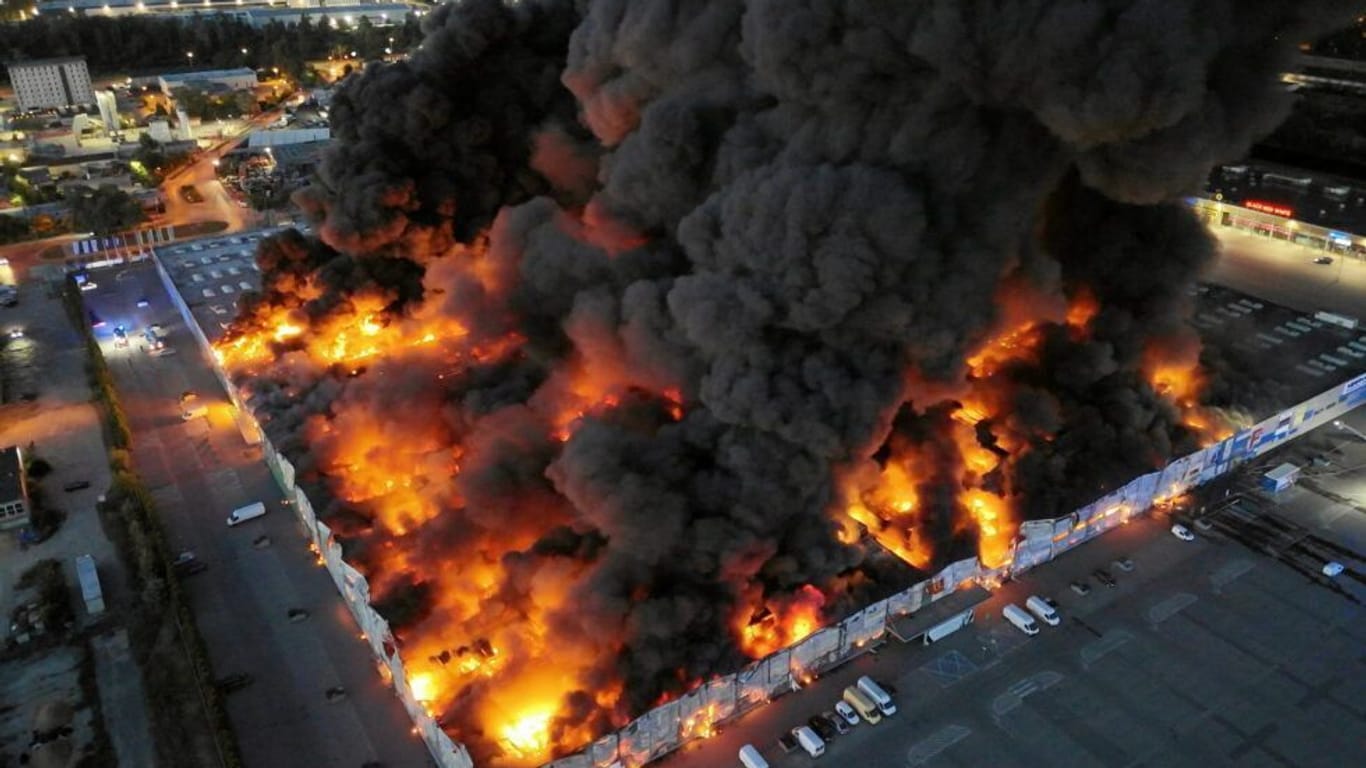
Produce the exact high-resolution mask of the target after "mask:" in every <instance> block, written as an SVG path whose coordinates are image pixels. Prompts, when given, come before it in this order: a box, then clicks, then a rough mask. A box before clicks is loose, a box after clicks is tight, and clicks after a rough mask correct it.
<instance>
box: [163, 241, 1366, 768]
mask: <svg viewBox="0 0 1366 768" xmlns="http://www.w3.org/2000/svg"><path fill="white" fill-rule="evenodd" d="M265 234H266V233H265V232H255V233H239V234H238V235H235V236H232V237H218V238H213V239H205V240H202V241H198V242H190V243H180V244H176V245H174V246H170V247H164V248H158V249H157V250H156V263H157V268H158V272H159V274H160V275H161V278H162V281H163V283H164V284H165V285H166V288H167V290H168V292H169V293H170V294H171V296H172V300H173V301H174V302H175V303H176V305H177V307H178V308H179V309H180V311H181V314H182V316H183V317H184V319H185V320H186V323H187V325H189V326H190V328H191V332H192V333H193V334H194V335H195V336H196V338H197V339H198V340H199V341H200V343H201V344H205V345H206V346H207V345H208V344H209V340H210V339H212V338H216V337H218V336H219V335H220V334H221V333H222V332H223V331H224V330H226V327H227V325H228V323H229V321H230V320H231V318H232V317H233V315H234V314H235V307H236V303H237V297H238V296H239V295H240V293H241V292H242V291H243V290H248V289H249V288H250V287H252V286H254V285H257V284H259V283H258V282H257V281H259V274H258V273H257V272H256V269H255V265H254V263H253V258H252V249H251V247H250V244H251V243H252V242H254V241H257V240H259V239H260V238H262V237H263V236H264V235H265ZM234 270H236V271H235V272H234ZM215 371H216V373H217V374H218V376H219V378H220V380H221V381H222V382H223V384H224V386H225V387H226V389H227V392H228V395H229V397H230V398H231V399H232V401H233V403H234V405H235V406H236V407H237V409H238V411H239V413H240V414H242V415H241V416H240V418H241V419H242V420H245V421H254V417H253V415H252V413H251V404H250V403H249V402H246V401H244V400H243V399H242V398H241V395H240V394H239V393H238V392H237V391H236V389H235V388H234V387H233V386H232V385H231V382H230V381H229V379H228V377H227V375H226V374H225V372H224V371H223V370H222V369H220V368H216V369H215ZM1362 402H1366V374H1362V375H1358V376H1356V377H1355V378H1353V379H1351V380H1350V381H1348V382H1346V383H1344V384H1339V385H1337V386H1333V387H1331V388H1329V389H1327V390H1326V391H1322V392H1320V393H1319V394H1317V395H1314V396H1313V397H1310V398H1309V399H1307V400H1305V401H1304V402H1301V403H1299V404H1297V405H1294V406H1292V407H1289V408H1287V409H1286V410H1284V411H1283V412H1281V413H1278V414H1275V415H1272V416H1271V417H1270V418H1268V419H1266V420H1265V421H1263V422H1262V423H1260V424H1258V425H1254V426H1252V427H1251V428H1248V429H1243V430H1240V431H1238V432H1237V433H1236V434H1234V435H1233V436H1231V437H1229V438H1227V439H1226V440H1223V441H1222V442H1219V443H1217V444H1214V445H1211V446H1208V447H1206V448H1204V449H1202V450H1200V451H1197V452H1196V453H1194V454H1191V455H1188V456H1184V457H1181V458H1179V459H1175V460H1173V461H1172V462H1171V463H1170V464H1168V465H1167V466H1166V467H1163V468H1162V469H1160V470H1158V471H1155V472H1151V473H1149V474H1146V475H1143V476H1141V477H1138V478H1135V479H1134V480H1133V481H1132V482H1130V483H1129V484H1127V485H1125V486H1124V487H1122V488H1119V489H1116V490H1114V491H1112V492H1111V493H1110V494H1108V495H1107V496H1105V497H1103V498H1101V499H1098V500H1096V501H1095V502H1093V503H1091V504H1089V505H1086V506H1085V507H1083V508H1081V509H1078V510H1076V511H1075V512H1073V513H1071V514H1069V515H1065V516H1063V517H1060V518H1056V519H1052V520H1031V521H1027V522H1025V523H1023V524H1022V525H1021V526H1020V530H1019V532H1018V535H1017V537H1016V540H1015V543H1014V547H1013V555H1012V558H1011V560H1010V564H1009V565H1008V566H1006V567H1005V568H1004V569H1001V570H992V569H988V568H985V567H983V565H982V564H981V563H980V562H979V561H978V559H977V558H976V557H972V558H968V559H965V560H960V561H957V562H954V563H950V564H948V565H947V566H946V567H944V568H943V569H942V570H940V571H939V572H937V573H935V574H932V575H928V576H926V575H923V574H919V573H918V572H916V571H914V569H911V568H909V567H907V566H904V565H900V564H899V563H898V564H897V565H896V567H899V568H901V571H902V574H903V575H904V576H907V577H910V576H915V577H917V578H919V579H920V580H919V581H917V582H916V583H914V584H910V585H909V586H904V584H905V581H906V580H905V579H896V578H891V579H888V584H887V585H888V586H889V587H891V586H893V585H894V588H895V589H897V590H898V591H896V592H895V593H893V594H890V595H888V596H886V597H882V598H880V599H878V597H877V596H871V597H872V599H873V601H872V602H870V603H869V604H868V605H866V606H864V607H863V608H861V609H859V610H857V611H855V612H854V613H852V614H850V615H849V616H846V617H844V618H843V619H840V620H838V621H834V622H831V623H830V624H829V625H828V626H825V627H822V628H819V629H817V630H816V631H814V632H812V633H811V634H810V635H808V636H806V637H805V638H803V639H802V640H800V641H798V642H797V643H794V644H793V645H791V646H789V647H787V648H784V649H781V650H779V651H776V652H774V653H772V654H770V655H769V656H767V657H765V658H762V659H759V660H756V661H754V662H752V663H750V664H749V665H747V666H746V667H745V668H744V669H741V670H738V671H737V672H735V673H733V674H727V675H722V676H718V677H716V678H714V679H712V680H709V681H707V682H706V683H705V684H703V685H701V686H700V687H698V688H697V689H695V690H693V691H691V692H689V693H687V694H684V695H683V696H681V697H679V698H677V699H675V700H672V701H669V702H667V703H664V704H662V705H661V706H659V707H656V708H655V709H652V710H650V711H649V712H646V713H644V714H642V715H641V716H640V717H638V718H636V719H635V720H634V721H632V722H631V723H630V724H628V725H627V726H626V727H624V728H622V729H621V730H618V731H616V732H613V733H608V734H605V735H603V736H601V737H600V738H599V739H598V740H597V741H595V742H593V743H592V744H589V745H587V746H585V747H584V749H583V751H581V752H580V753H578V754H576V755H572V756H569V757H566V758H562V759H560V760H556V761H555V762H553V763H551V764H550V765H551V766H553V768H596V767H597V766H608V765H616V766H623V767H624V766H640V765H644V764H646V763H649V762H652V761H654V760H657V759H659V758H662V757H664V756H665V755H668V754H670V753H672V752H674V751H675V750H677V749H679V748H680V747H682V746H683V745H685V744H687V743H688V742H689V741H691V740H694V739H698V738H705V737H706V735H707V734H708V733H710V732H712V731H711V728H710V725H708V727H706V728H698V727H697V723H698V722H700V719H705V720H706V721H707V723H708V724H715V723H722V722H726V721H730V720H734V719H736V718H738V717H740V716H742V715H743V714H744V713H746V712H748V711H750V710H753V709H757V708H759V707H762V706H764V705H765V704H767V703H768V702H769V701H771V700H773V699H774V698H777V697H780V696H783V695H785V694H787V693H790V692H792V691H794V690H798V689H800V688H801V687H802V686H803V684H804V683H805V682H809V681H810V680H811V679H812V678H815V677H819V676H821V675H822V674H823V673H824V672H825V671H827V670H831V669H834V668H836V667H839V666H841V665H843V664H845V663H847V662H849V661H850V660H852V659H854V658H855V657H857V656H859V655H860V654H863V653H865V652H867V651H869V650H871V649H875V648H877V647H878V646H879V644H880V643H883V642H885V641H886V639H887V638H888V637H889V636H890V637H892V638H895V639H897V640H899V641H901V642H903V643H910V642H920V643H926V644H929V643H933V642H936V641H938V640H940V639H942V638H945V637H947V636H949V635H950V634H952V633H953V632H956V631H958V630H959V629H961V628H963V627H965V626H967V625H968V624H969V623H971V622H972V621H973V619H974V613H975V609H976V606H978V605H979V604H980V603H982V602H983V601H984V600H985V599H986V597H987V596H988V594H989V593H988V592H987V589H986V587H989V586H990V585H992V584H995V583H999V581H1000V580H1002V579H1004V578H1006V577H1008V576H1014V575H1018V574H1021V573H1024V572H1025V571H1027V570H1029V569H1030V568H1033V567H1035V566H1038V565H1041V564H1043V563H1046V562H1049V561H1051V560H1053V559H1054V558H1056V557H1058V556H1060V555H1062V554H1063V553H1065V552H1067V551H1069V550H1071V549H1072V548H1074V547H1076V546H1078V545H1080V544H1082V543H1085V542H1086V541H1089V540H1090V539H1092V538H1095V537H1097V536H1099V535H1101V534H1102V533H1105V532H1106V531H1109V530H1112V529H1114V528H1116V527H1118V526H1120V525H1122V524H1123V523H1124V522H1126V521H1128V520H1129V519H1131V518H1132V517H1134V516H1136V515H1140V514H1144V513H1145V512H1146V511H1147V510H1148V509H1150V508H1151V507H1153V506H1154V504H1158V503H1160V502H1161V501H1162V500H1164V499H1170V498H1173V497H1175V496H1176V495H1178V494H1181V493H1183V492H1185V491H1187V490H1189V489H1191V488H1193V487H1195V486H1198V485H1201V484H1204V483H1206V482H1209V481H1210V480H1213V479H1214V478H1217V477H1219V476H1221V475H1223V474H1225V473H1227V472H1229V471H1230V470H1232V469H1234V468H1236V467H1238V466H1240V465H1241V464H1243V463H1245V462H1248V461H1251V460H1253V459H1255V458H1256V457H1258V456H1261V455H1263V454H1265V453H1266V452H1267V451H1269V450H1272V449H1273V448H1276V447H1278V446H1279V445H1282V444H1284V443H1285V442H1287V441H1289V440H1292V439H1294V438H1295V437H1298V436H1299V435H1302V434H1305V433H1306V432H1308V431H1309V430H1311V429H1313V428H1315V427H1317V426H1320V425H1322V424H1323V423H1326V422H1327V421H1330V420H1332V419H1334V418H1336V417H1338V416H1340V415H1341V414H1343V413H1346V412H1347V411H1350V410H1352V409H1353V408H1355V407H1356V406H1358V405H1360V404H1361V403H1362ZM1282 425H1291V427H1293V428H1281V427H1282ZM262 426H264V427H265V429H264V430H261V429H260V428H259V427H258V428H257V430H256V431H257V433H258V434H261V435H262V438H261V445H262V449H263V455H264V458H265V461H266V463H267V465H268V466H269V468H270V470H271V473H272V474H273V475H274V477H275V478H276V480H277V482H278V483H279V484H280V486H281V488H282V489H283V490H284V492H285V495H286V498H287V499H288V501H289V504H290V507H291V509H293V511H294V513H295V515H296V516H297V517H298V518H299V523H300V526H301V528H302V530H303V531H304V532H305V535H306V536H307V537H308V538H309V540H310V544H311V546H312V547H314V548H315V551H317V552H318V553H319V561H320V563H321V564H322V565H323V566H324V567H325V568H326V569H327V571H328V573H329V575H330V576H331V577H332V579H333V582H334V583H335V584H336V585H337V589H338V591H339V592H340V593H341V595H342V596H343V597H344V598H345V600H346V602H347V606H348V608H349V609H350V611H351V613H352V616H353V617H354V618H355V620H356V622H357V624H358V625H359V627H360V630H361V632H362V635H361V636H362V637H363V638H364V639H365V640H366V641H367V643H368V644H369V645H370V646H371V650H372V651H373V653H374V655H375V658H376V660H377V662H378V663H379V664H380V665H381V666H382V667H383V669H384V676H385V678H386V679H388V680H390V681H392V684H393V686H394V689H395V692H396V693H397V695H398V696H399V698H400V700H401V701H402V702H403V704H404V707H405V709H407V711H408V713H409V715H410V717H411V718H412V720H413V723H414V733H415V734H417V735H419V736H421V737H422V738H423V740H424V741H425V743H426V744H427V747H428V749H429V751H430V752H431V754H432V756H433V758H434V759H435V761H436V763H437V764H438V765H440V766H442V768H471V766H473V761H472V760H471V758H470V755H469V753H468V751H467V750H466V749H465V747H464V746H463V745H461V744H459V743H457V742H455V741H454V740H453V739H451V737H450V736H449V735H447V734H446V733H445V731H444V729H443V728H442V727H441V724H440V723H439V722H438V721H437V720H436V719H435V718H434V717H433V716H432V714H431V713H429V712H428V711H427V709H426V707H425V706H424V704H423V702H421V701H419V700H418V697H417V696H415V695H414V692H413V690H412V689H411V687H410V685H409V681H408V677H407V674H406V672H405V668H404V662H403V659H402V657H401V656H400V654H398V653H396V652H395V649H396V647H397V643H396V641H395V638H394V635H393V633H392V631H391V629H390V627H389V624H388V622H387V621H386V620H385V619H384V618H383V617H382V616H380V615H379V613H378V612H377V611H375V610H374V608H373V607H372V606H371V605H370V604H369V601H368V600H369V594H370V590H369V585H368V583H367V582H366V580H365V577H364V576H363V575H362V574H361V573H360V572H359V571H357V570H356V569H355V568H354V567H352V566H351V565H350V564H349V563H347V562H346V560H345V558H344V557H343V552H342V546H341V544H340V542H339V541H338V540H337V539H336V537H335V536H334V535H333V533H332V531H331V529H330V527H329V526H328V524H327V523H326V521H325V520H321V519H319V518H318V517H317V515H316V514H315V513H314V511H313V510H314V500H312V499H310V498H309V497H308V495H306V494H305V493H304V491H303V489H301V488H300V487H299V486H298V485H297V484H296V482H295V468H294V466H293V464H292V463H291V462H290V461H289V459H288V458H287V457H285V456H284V455H283V454H281V453H280V452H279V450H278V449H277V448H276V447H275V442H276V441H278V440H279V439H280V438H281V437H282V435H278V434H272V433H271V429H270V426H269V424H266V425H262ZM243 431H244V433H245V432H246V431H247V430H245V429H244V430H243ZM874 559H875V560H880V559H891V555H890V554H886V553H884V554H883V555H881V556H880V557H875V558H874ZM879 570H882V569H881V567H880V566H879ZM891 570H892V571H894V570H895V567H894V568H892V569H891ZM883 572H887V571H883Z"/></svg>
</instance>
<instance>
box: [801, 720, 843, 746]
mask: <svg viewBox="0 0 1366 768" xmlns="http://www.w3.org/2000/svg"><path fill="white" fill-rule="evenodd" d="M806 724H807V725H809V726H811V730H813V731H815V732H816V735H817V736H819V737H821V738H822V739H825V740H826V741H832V740H834V738H835V737H836V736H838V735H839V731H837V730H835V726H833V725H831V724H830V721H829V720H826V719H825V717H824V716H823V715H812V716H811V717H810V718H808V719H807V721H806Z"/></svg>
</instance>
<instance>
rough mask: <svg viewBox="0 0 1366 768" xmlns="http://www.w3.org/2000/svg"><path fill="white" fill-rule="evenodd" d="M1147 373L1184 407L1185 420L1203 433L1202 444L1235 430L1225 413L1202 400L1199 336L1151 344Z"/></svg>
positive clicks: (1164, 395) (1153, 384) (1157, 389)
mask: <svg viewBox="0 0 1366 768" xmlns="http://www.w3.org/2000/svg"><path fill="white" fill-rule="evenodd" d="M1143 375H1144V378H1145V379H1147V381H1148V385H1149V386H1151V387H1152V388H1153V391H1155V392H1156V393H1157V394H1158V395H1159V396H1161V397H1162V398H1163V399H1165V400H1167V401H1169V402H1171V403H1172V404H1173V405H1175V406H1176V407H1177V408H1178V409H1180V411H1181V422H1182V423H1183V424H1184V425H1185V426H1186V428H1188V429H1190V430H1191V431H1192V432H1194V433H1195V434H1196V435H1198V436H1199V438H1200V442H1201V444H1202V445H1213V444H1214V443H1217V442H1219V441H1220V440H1223V439H1225V438H1227V437H1229V436H1231V435H1232V434H1233V429H1232V428H1231V427H1230V426H1229V425H1228V423H1227V422H1226V421H1225V420H1224V419H1223V417H1221V416H1220V415H1219V414H1218V413H1216V412H1215V411H1213V410H1211V409H1209V408H1206V407H1204V406H1203V405H1201V404H1200V394H1201V392H1203V391H1204V388H1205V377H1204V373H1203V372H1202V371H1201V370H1200V346H1199V340H1198V339H1196V338H1194V337H1193V336H1192V337H1190V338H1185V339H1162V340H1158V341H1155V342H1153V343H1151V344H1149V345H1148V347H1147V348H1146V349H1145V350H1144V353H1143Z"/></svg>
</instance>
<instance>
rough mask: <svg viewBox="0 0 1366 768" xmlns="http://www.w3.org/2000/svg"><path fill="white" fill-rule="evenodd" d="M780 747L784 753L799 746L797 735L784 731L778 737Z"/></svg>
mask: <svg viewBox="0 0 1366 768" xmlns="http://www.w3.org/2000/svg"><path fill="white" fill-rule="evenodd" d="M778 748H779V749H781V750H782V751H783V752H784V753H787V752H791V751H792V750H794V749H796V748H797V737H796V736H793V735H792V734H790V733H784V734H783V735H782V736H779V737H778Z"/></svg>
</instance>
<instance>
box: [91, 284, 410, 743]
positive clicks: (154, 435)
mask: <svg viewBox="0 0 1366 768" xmlns="http://www.w3.org/2000/svg"><path fill="white" fill-rule="evenodd" d="M91 277H92V279H94V280H95V281H96V282H97V283H98V284H99V288H97V289H96V290H93V291H89V292H86V293H85V294H83V295H84V298H85V301H86V304H87V306H88V307H90V308H91V309H93V310H94V311H95V313H96V314H97V315H98V316H99V318H100V319H102V320H104V321H105V322H106V323H107V325H106V327H105V328H103V329H101V330H99V331H97V335H99V336H100V340H101V344H102V347H103V349H104V352H105V354H106V358H107V359H108V361H109V365H110V369H111V371H112V372H113V374H114V377H115V380H116V383H117V385H118V388H119V392H120V396H121V398H122V400H123V403H124V406H125V408H126V410H127V412H128V417H129V420H130V422H131V424H132V428H133V432H134V445H135V452H134V458H135V461H136V464H137V466H138V470H139V472H141V473H142V475H143V477H144V479H145V481H146V482H147V485H148V487H149V488H150V489H151V491H152V494H153V496H154V498H155V499H156V501H157V504H158V509H159V510H160V511H161V515H162V518H163V520H164V521H165V524H166V527H167V532H168V536H169V538H170V541H171V545H172V547H173V548H174V549H176V550H177V551H179V550H181V549H192V550H194V551H195V552H196V553H197V555H198V557H199V558H200V559H201V560H202V561H204V562H205V563H207V564H208V569H207V570H206V571H204V572H203V573H200V574H198V575H195V576H192V577H189V578H188V580H187V581H186V587H187V591H188V592H189V594H190V596H191V602H192V605H193V608H194V611H195V616H196V620H197V622H198V623H199V627H200V630H201V631H202V633H203V635H204V637H205V640H206V643H207V645H208V648H209V654H210V657H211V659H212V661H213V665H214V670H215V674H216V675H218V676H223V675H228V674H233V673H238V672H246V673H248V674H251V675H252V676H253V677H254V682H253V684H252V685H250V686H248V687H247V688H245V689H243V690H241V691H238V692H235V693H232V694H231V695H229V697H228V711H229V714H230V716H231V717H232V720H233V725H234V727H235V729H236V732H237V735H238V738H239V741H240V743H241V746H242V751H243V754H244V756H245V760H246V764H247V765H248V766H250V768H267V767H273V766H281V767H282V768H286V767H288V768H292V767H294V766H300V765H327V766H359V765H360V764H361V763H363V762H365V761H369V760H377V761H382V762H383V764H384V765H385V766H390V767H391V768H395V767H399V766H404V767H407V766H413V767H415V766H427V765H430V764H431V759H430V757H429V756H428V754H427V752H426V749H425V747H424V746H423V745H422V742H421V740H420V739H418V738H417V737H415V736H413V735H412V733H411V723H410V722H409V720H408V718H407V715H406V713H404V711H403V709H402V707H401V705H400V704H399V702H398V699H397V698H396V697H395V696H394V695H393V693H392V692H391V691H390V690H389V689H388V688H387V687H386V686H385V685H384V684H383V682H382V681H381V680H380V677H379V676H378V675H377V674H375V668H374V663H373V661H372V660H371V657H370V651H369V648H368V646H367V645H366V644H365V643H364V642H362V641H361V640H360V639H359V637H358V630H357V628H356V625H355V623H354V622H353V621H352V619H351V617H350V614H349V613H348V612H347V610H346V608H345V605H344V604H343V602H342V600H341V598H340V596H339V595H338V594H337V592H336V588H335V587H334V586H333V584H332V582H331V580H330V579H329V578H328V576H327V574H326V572H325V571H324V570H323V569H322V568H320V567H318V566H317V564H316V561H315V558H314V557H313V555H312V554H311V553H310V552H309V551H308V549H307V548H306V541H305V539H304V537H303V536H301V535H300V532H299V530H298V527H297V525H296V523H295V522H294V518H293V516H292V515H291V514H289V512H288V511H287V510H286V509H285V508H284V507H282V506H281V504H280V499H281V497H280V493H279V490H278V488H277V487H276V485H275V483H274V481H273V479H272V478H271V477H270V475H269V473H268V471H267V470H266V468H265V466H264V464H263V463H262V461H261V459H260V451H259V448H249V447H248V446H246V444H245V443H243V441H242V438H241V436H240V434H239V432H238V431H237V429H236V428H235V426H234V424H233V421H232V418H231V410H230V407H231V406H230V405H229V404H228V403H227V400H226V397H225V396H224V395H223V393H222V392H221V390H220V389H219V388H218V385H217V382H216V379H214V377H213V374H212V373H211V371H210V369H209V367H208V365H207V363H206V361H205V360H203V359H202V357H201V356H200V353H199V351H198V348H197V346H196V344H195V343H194V340H193V338H192V337H191V335H190V332H189V330H188V329H186V328H185V327H184V325H183V324H182V323H181V322H180V319H179V315H178V314H177V313H176V312H175V310H174V309H173V308H172V306H171V304H170V300H169V297H167V296H166V295H165V293H164V290H163V288H162V287H161V284H160V282H159V281H158V279H157V277H156V274H155V271H154V268H153V267H152V265H151V264H150V263H142V264H138V265H135V266H131V267H121V268H117V269H109V270H98V271H94V272H92V273H91ZM140 297H147V298H148V299H149V300H150V302H151V306H150V307H148V308H146V309H138V308H137V307H136V306H135V304H136V301H137V299H138V298H140ZM152 322H156V323H160V324H161V325H162V326H163V328H164V329H165V331H166V332H167V334H168V345H169V346H171V347H173V348H175V349H176V350H178V354H175V355H172V356H166V357H152V356H150V355H149V354H148V353H147V352H146V351H144V350H143V349H141V344H142V341H141V336H140V333H141V330H142V329H143V327H145V325H146V324H148V323H152ZM119 323H122V324H124V325H126V326H128V327H129V329H130V332H129V338H130V339H131V340H132V344H131V345H130V346H129V347H127V348H122V349H118V348H115V347H114V345H113V337H112V327H113V326H114V325H115V324H119ZM185 390H194V391H196V392H197V393H199V397H200V400H201V401H202V402H205V403H206V404H207V405H208V406H209V412H208V416H207V417H201V418H196V419H192V420H190V421H183V420H182V419H181V417H180V412H181V410H180V407H179V404H178V397H179V395H180V393H181V392H183V391H185ZM253 501H264V502H265V503H266V504H267V506H268V508H269V509H270V512H269V514H267V515H266V516H265V517H264V518H261V519H258V520H255V521H251V522H249V523H246V524H244V525H241V526H237V527H235V528H228V527H227V526H226V525H225V523H224V518H225V517H226V516H227V514H228V512H230V511H231V510H232V509H234V508H236V507H239V506H242V505H245V504H247V503H250V502H253ZM291 609H302V610H304V611H307V612H308V618H307V619H306V620H303V621H301V622H297V623H295V622H291V621H290V619H289V616H288V612H289V611H290V610H291ZM334 686H340V687H343V688H345V690H346V691H347V696H346V697H345V698H344V699H343V700H341V701H339V702H336V703H331V702H329V701H328V700H327V697H326V695H325V692H326V691H327V690H328V689H330V688H332V687H334Z"/></svg>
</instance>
